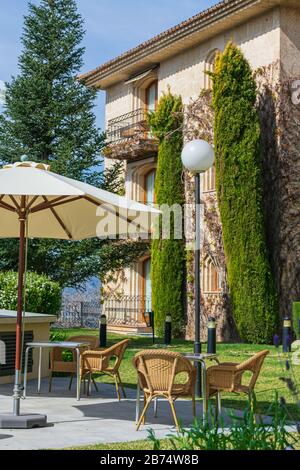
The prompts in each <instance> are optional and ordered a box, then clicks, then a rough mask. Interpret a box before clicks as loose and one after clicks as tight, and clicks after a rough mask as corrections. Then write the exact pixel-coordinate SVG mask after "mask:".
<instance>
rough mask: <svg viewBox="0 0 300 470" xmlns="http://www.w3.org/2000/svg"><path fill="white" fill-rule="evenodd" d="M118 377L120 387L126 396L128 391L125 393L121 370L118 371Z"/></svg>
mask: <svg viewBox="0 0 300 470" xmlns="http://www.w3.org/2000/svg"><path fill="white" fill-rule="evenodd" d="M117 377H118V380H119V384H120V387H121V389H122V393H123V397H124V398H126V393H125V390H124V386H123V383H122V380H121V376H120V372H119V371H118V372H117Z"/></svg>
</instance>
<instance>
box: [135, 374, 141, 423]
mask: <svg viewBox="0 0 300 470" xmlns="http://www.w3.org/2000/svg"><path fill="white" fill-rule="evenodd" d="M140 399H141V389H140V384H139V382H138V383H137V386H136V404H135V422H136V424H137V423H138V422H139V417H140Z"/></svg>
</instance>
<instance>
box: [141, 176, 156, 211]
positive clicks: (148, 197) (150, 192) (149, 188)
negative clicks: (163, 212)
mask: <svg viewBox="0 0 300 470" xmlns="http://www.w3.org/2000/svg"><path fill="white" fill-rule="evenodd" d="M155 173H156V170H155V169H152V170H150V171H149V172H148V173H147V174H146V175H145V188H144V202H145V204H149V205H152V204H154V203H155V192H154V185H155Z"/></svg>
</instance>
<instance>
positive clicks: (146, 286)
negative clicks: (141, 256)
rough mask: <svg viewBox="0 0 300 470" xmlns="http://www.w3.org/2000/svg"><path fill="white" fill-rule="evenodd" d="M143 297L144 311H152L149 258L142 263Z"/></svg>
mask: <svg viewBox="0 0 300 470" xmlns="http://www.w3.org/2000/svg"><path fill="white" fill-rule="evenodd" d="M143 296H144V302H145V311H147V312H151V310H152V283H151V258H147V259H146V260H145V261H144V263H143Z"/></svg>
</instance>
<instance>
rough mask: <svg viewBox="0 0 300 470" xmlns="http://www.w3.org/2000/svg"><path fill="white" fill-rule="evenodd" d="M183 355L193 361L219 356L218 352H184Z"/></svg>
mask: <svg viewBox="0 0 300 470" xmlns="http://www.w3.org/2000/svg"><path fill="white" fill-rule="evenodd" d="M182 355H183V356H184V357H186V358H187V359H190V360H191V361H204V360H205V359H216V358H217V357H218V354H209V353H201V354H195V353H183V354H182Z"/></svg>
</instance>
